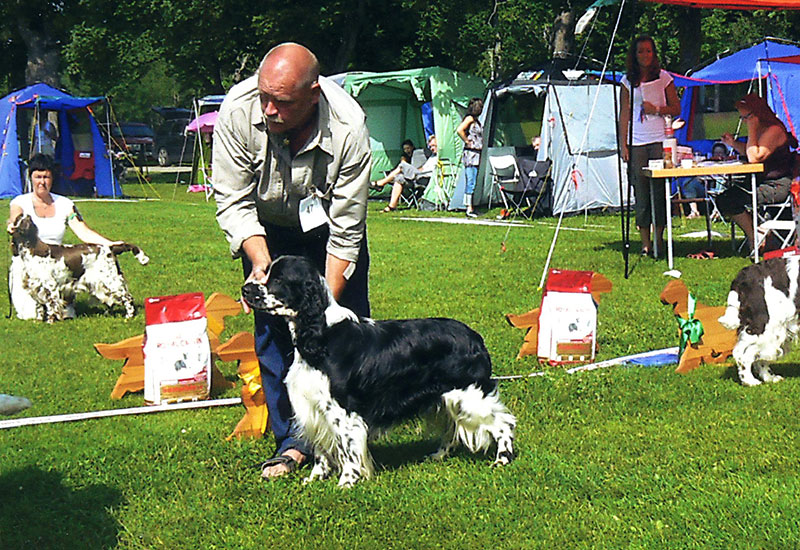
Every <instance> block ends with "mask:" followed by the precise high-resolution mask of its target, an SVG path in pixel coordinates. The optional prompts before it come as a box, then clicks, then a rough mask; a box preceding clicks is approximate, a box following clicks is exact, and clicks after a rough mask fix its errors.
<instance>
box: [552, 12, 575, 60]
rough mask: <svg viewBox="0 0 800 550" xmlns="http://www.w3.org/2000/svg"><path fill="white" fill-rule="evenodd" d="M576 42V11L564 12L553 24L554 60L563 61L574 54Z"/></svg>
mask: <svg viewBox="0 0 800 550" xmlns="http://www.w3.org/2000/svg"><path fill="white" fill-rule="evenodd" d="M574 42H575V11H574V10H569V11H563V12H561V13H560V14H559V16H558V17H556V20H555V22H554V23H553V58H556V59H563V58H565V57H567V56H568V55H569V54H571V53H572V45H573V43H574Z"/></svg>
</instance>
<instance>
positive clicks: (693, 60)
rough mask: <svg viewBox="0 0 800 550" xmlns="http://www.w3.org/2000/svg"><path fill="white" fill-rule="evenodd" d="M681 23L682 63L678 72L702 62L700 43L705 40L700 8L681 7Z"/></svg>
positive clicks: (679, 31) (679, 29) (679, 30)
mask: <svg viewBox="0 0 800 550" xmlns="http://www.w3.org/2000/svg"><path fill="white" fill-rule="evenodd" d="M679 17H680V25H678V43H679V50H680V63H679V64H678V72H680V73H681V74H686V71H688V70H689V69H691V68H692V67H694V66H696V65H697V64H698V63H700V45H701V44H702V42H703V31H702V26H701V24H700V23H701V21H702V17H701V16H700V10H698V9H693V8H680V11H679Z"/></svg>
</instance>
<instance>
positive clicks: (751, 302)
mask: <svg viewBox="0 0 800 550" xmlns="http://www.w3.org/2000/svg"><path fill="white" fill-rule="evenodd" d="M799 282H800V256H792V257H788V258H774V259H770V260H766V261H764V262H761V263H758V264H753V265H750V266H747V267H745V268H744V269H742V270H741V271H740V272H739V274H738V275H737V276H736V278H735V279H734V280H733V282H732V283H731V290H730V292H729V293H728V307H727V308H726V310H725V314H724V315H723V316H722V317H720V318H719V322H720V323H721V324H722V325H723V326H724V327H725V328H728V329H730V330H736V331H737V340H736V345H735V346H734V348H733V358H734V360H735V361H736V364H737V366H738V372H739V380H740V381H741V383H742V384H743V385H745V386H756V385H758V384H760V383H761V382H762V381H764V382H779V381H781V380H782V379H783V378H782V377H781V376H778V375H776V374H774V373H773V372H772V370H770V368H769V364H770V362H771V361H775V360H776V359H777V358H778V357H780V356H781V355H783V354H784V353H787V352H788V351H789V349H790V348H791V344H792V340H794V339H795V338H796V337H797V335H798V334H800V324H798V321H800V317H799V316H798V315H799V313H800V311H799V310H798V308H799V307H800V294H798V283H799Z"/></svg>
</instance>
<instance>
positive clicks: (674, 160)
mask: <svg viewBox="0 0 800 550" xmlns="http://www.w3.org/2000/svg"><path fill="white" fill-rule="evenodd" d="M662 148H663V149H664V168H674V167H675V166H678V164H679V161H678V140H677V139H675V132H674V131H673V130H672V117H671V116H669V115H666V116H665V117H664V141H663V143H662Z"/></svg>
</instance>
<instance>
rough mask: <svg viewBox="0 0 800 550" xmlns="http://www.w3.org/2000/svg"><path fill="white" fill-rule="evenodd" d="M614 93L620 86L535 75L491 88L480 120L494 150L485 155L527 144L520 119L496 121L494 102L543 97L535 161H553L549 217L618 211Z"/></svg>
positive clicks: (524, 75)
mask: <svg viewBox="0 0 800 550" xmlns="http://www.w3.org/2000/svg"><path fill="white" fill-rule="evenodd" d="M614 93H618V86H616V85H614V84H599V83H598V82H597V81H596V80H588V79H587V80H574V81H568V80H549V79H548V78H540V77H537V76H536V73H520V75H519V76H518V77H517V78H516V79H515V80H514V81H513V82H511V83H510V84H507V85H504V86H500V87H498V88H495V89H494V90H492V91H491V93H490V94H489V95H488V97H487V101H486V103H487V105H486V107H485V109H484V113H483V116H484V117H485V119H486V128H487V129H488V130H487V129H484V137H486V135H487V132H488V136H489V137H488V139H489V143H490V144H491V145H493V146H492V147H489V148H488V149H487V155H485V157H486V158H488V157H489V156H492V155H494V154H508V153H514V154H518V152H519V151H520V150H521V149H522V147H523V146H526V145H527V144H526V143H525V138H524V136H523V131H522V122H523V121H521V120H516V121H510V120H509V115H508V113H506V114H505V116H504V117H502V118H505V120H504V121H503V122H499V120H500V118H501V116H500V115H499V113H498V112H497V111H498V108H499V107H498V104H499V103H501V102H502V101H503V100H504V96H506V95H507V94H513V95H522V94H535V95H537V96H542V95H544V111H543V114H542V125H541V140H542V143H541V147H540V149H539V153H538V157H537V160H545V159H551V160H552V161H553V167H552V180H553V190H552V192H553V208H552V213H553V214H554V215H558V214H561V213H562V211H563V212H564V213H573V212H581V211H586V210H598V209H604V208H619V207H620V205H621V203H620V196H619V193H620V185H619V178H620V176H619V170H618V165H617V156H618V154H617V134H616V132H617V130H616V127H617V122H616V110H615V107H614ZM484 162H486V161H485V159H482V163H484ZM484 174H485V175H484V187H487V186H490V185H491V174H490V171H489V170H485V173H484ZM622 178H623V185H622V188H623V189H625V187H626V185H627V176H626V175H625V174H624V173H623V174H622ZM497 198H498V197H494V198H493V199H492V200H493V201H494V200H497ZM632 198H633V197H631V199H632Z"/></svg>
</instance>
